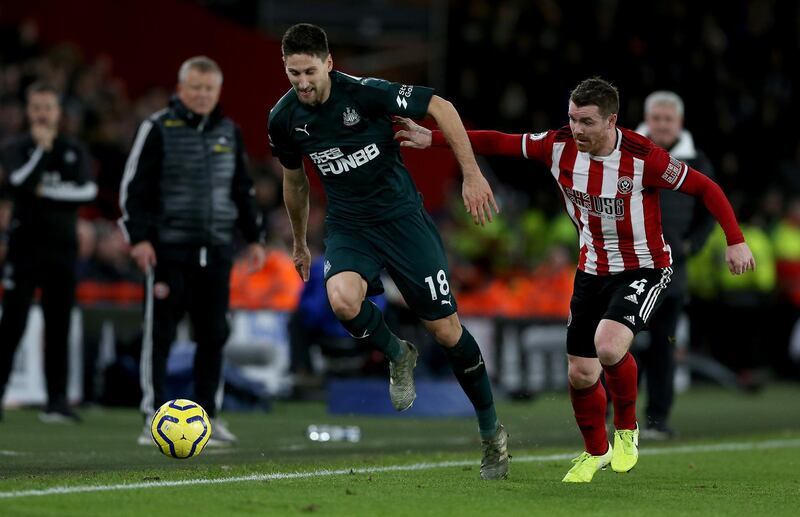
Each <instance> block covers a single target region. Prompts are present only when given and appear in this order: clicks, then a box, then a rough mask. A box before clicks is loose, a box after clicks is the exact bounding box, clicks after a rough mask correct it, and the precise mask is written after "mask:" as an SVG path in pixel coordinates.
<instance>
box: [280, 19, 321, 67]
mask: <svg viewBox="0 0 800 517" xmlns="http://www.w3.org/2000/svg"><path fill="white" fill-rule="evenodd" d="M281 51H282V52H283V57H284V58H285V57H287V56H291V55H293V54H307V55H309V56H315V57H318V58H320V59H325V58H327V57H328V54H330V50H328V35H327V34H325V30H324V29H323V28H322V27H318V26H316V25H312V24H310V23H298V24H297V25H292V26H291V27H289V28H288V29H287V30H286V32H285V33H284V34H283V39H281Z"/></svg>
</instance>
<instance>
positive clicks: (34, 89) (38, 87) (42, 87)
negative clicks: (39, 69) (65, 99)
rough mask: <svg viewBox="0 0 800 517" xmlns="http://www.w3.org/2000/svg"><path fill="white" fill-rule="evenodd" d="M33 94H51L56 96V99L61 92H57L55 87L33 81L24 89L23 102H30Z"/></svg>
mask: <svg viewBox="0 0 800 517" xmlns="http://www.w3.org/2000/svg"><path fill="white" fill-rule="evenodd" d="M35 93H52V94H53V95H55V96H56V99H58V98H59V96H60V95H61V92H59V91H58V90H57V89H56V87H55V86H53V85H52V84H50V83H48V82H46V81H35V82H33V83H31V84H30V86H28V87H27V88H26V89H25V100H28V101H29V100H31V95H33V94H35Z"/></svg>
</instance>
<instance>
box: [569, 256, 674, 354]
mask: <svg viewBox="0 0 800 517" xmlns="http://www.w3.org/2000/svg"><path fill="white" fill-rule="evenodd" d="M671 278H672V268H670V267H667V268H663V269H646V268H642V269H633V270H630V271H623V272H622V273H618V274H616V275H607V276H600V275H590V274H589V273H584V272H583V271H580V270H578V271H577V273H576V274H575V286H574V288H573V291H572V300H571V301H570V305H569V311H570V314H569V321H568V322H567V353H568V354H570V355H576V356H579V357H597V350H596V349H595V343H594V335H595V332H596V331H597V326H598V325H599V324H600V320H604V319H607V320H614V321H618V322H620V323H622V324H623V325H625V326H626V327H628V328H629V329H631V331H633V334H634V335H636V334H637V333H639V332H640V331H642V330H644V328H645V327H646V326H647V321H648V320H649V319H650V316H652V314H653V313H654V312H655V311H656V309H658V306H659V305H660V303H661V301H662V300H663V299H664V291H665V290H666V288H667V286H669V283H670V280H671Z"/></svg>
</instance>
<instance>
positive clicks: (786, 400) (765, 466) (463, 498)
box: [0, 384, 800, 516]
mask: <svg viewBox="0 0 800 517" xmlns="http://www.w3.org/2000/svg"><path fill="white" fill-rule="evenodd" d="M498 410H499V411H498V412H499V414H500V416H501V418H502V420H503V422H504V423H505V425H506V428H507V429H508V431H509V433H510V434H511V440H510V451H511V454H512V455H513V456H514V458H513V459H512V462H511V474H510V476H509V479H508V480H506V481H496V482H485V481H481V480H480V479H479V474H478V472H479V462H480V447H479V443H478V438H477V432H476V429H475V427H476V424H475V423H474V421H473V420H472V419H410V418H382V417H374V418H372V417H362V416H333V415H328V414H327V413H326V412H325V408H324V406H323V405H322V404H315V403H278V404H277V405H276V407H275V408H274V410H273V411H272V412H271V413H267V414H264V413H260V414H255V413H249V414H236V413H230V414H227V415H225V417H226V419H227V420H228V422H229V423H230V426H231V428H232V429H233V430H234V431H235V432H236V433H237V434H238V435H239V438H240V442H239V444H237V445H235V446H232V447H227V448H207V449H206V450H205V451H204V452H203V454H202V455H201V456H200V457H197V458H193V459H189V460H173V459H171V458H167V457H166V456H162V455H161V454H160V453H159V452H158V451H157V449H156V447H155V445H153V446H150V447H143V446H138V445H136V443H135V440H136V437H137V435H138V432H139V431H140V430H141V419H140V417H139V416H138V414H137V413H136V412H135V411H133V410H109V409H96V410H87V411H83V413H82V415H83V416H84V418H85V422H84V423H83V424H82V425H71V426H66V425H60V426H59V425H44V424H40V423H39V421H38V418H37V413H36V412H35V411H31V410H20V411H7V412H6V417H5V420H4V421H3V422H2V423H0V438H1V439H2V442H0V515H3V516H16V515H59V516H64V515H76V516H77V515H81V516H84V515H148V514H165V513H167V514H186V515H193V516H203V515H305V514H309V513H313V514H318V515H348V516H352V515H414V516H423V515H459V516H466V515H481V516H491V515H570V516H572V515H633V514H644V515H687V514H692V515H725V516H727V515H797V514H798V508H800V385H797V384H781V385H773V386H770V387H769V388H767V389H766V390H764V391H763V392H762V393H760V394H758V395H742V394H738V393H732V392H726V391H722V390H720V389H717V388H710V387H707V388H702V387H701V388H697V389H694V390H693V391H691V392H689V393H687V394H684V395H681V396H679V397H678V400H677V404H676V409H675V415H674V418H673V421H674V424H675V427H677V428H678V429H679V430H680V431H681V436H680V437H679V439H676V440H672V441H669V442H647V441H646V440H644V439H642V440H641V443H640V450H641V457H640V459H639V464H638V465H637V466H636V468H635V469H634V470H633V471H631V472H630V473H628V474H616V473H614V472H612V471H611V470H610V469H608V470H605V471H601V472H598V473H597V474H596V475H595V478H594V480H593V482H592V483H590V484H574V485H573V484H565V483H562V482H561V478H562V477H563V476H564V474H565V473H566V471H567V470H568V469H569V467H570V466H571V463H570V459H571V458H572V457H574V456H575V455H576V454H577V453H578V452H580V449H582V442H581V439H580V436H579V434H578V432H577V430H576V428H575V425H574V421H573V418H572V414H571V408H570V405H569V401H568V399H567V397H566V396H565V395H564V394H547V395H543V396H542V397H541V398H539V399H537V400H535V401H533V402H520V403H501V404H500V405H499V407H498ZM309 424H334V425H358V426H360V427H361V433H362V439H361V441H360V442H358V443H346V442H329V443H319V442H312V441H309V440H308V439H307V438H306V437H305V430H306V427H307V426H308V425H309Z"/></svg>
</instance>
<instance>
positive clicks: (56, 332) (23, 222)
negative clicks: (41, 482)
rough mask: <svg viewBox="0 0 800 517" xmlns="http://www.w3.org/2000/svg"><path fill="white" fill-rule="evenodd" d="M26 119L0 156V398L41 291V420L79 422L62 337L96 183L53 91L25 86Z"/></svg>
mask: <svg viewBox="0 0 800 517" xmlns="http://www.w3.org/2000/svg"><path fill="white" fill-rule="evenodd" d="M27 114H28V122H29V124H30V131H29V132H28V133H27V134H25V135H22V136H20V137H19V138H17V139H15V140H13V141H11V142H10V143H9V144H8V146H6V147H5V148H4V149H3V151H2V155H1V158H0V162H2V166H3V170H4V171H5V177H4V181H3V188H4V190H5V189H8V191H9V192H10V194H11V197H12V199H13V203H14V212H13V216H12V221H11V227H10V236H9V248H8V257H7V258H6V262H5V264H4V267H3V275H2V277H3V289H4V293H3V315H2V320H0V401H2V398H3V393H4V391H5V386H6V384H7V382H8V378H9V375H10V373H11V367H12V363H13V359H14V352H15V351H16V349H17V347H18V345H19V342H20V340H21V338H22V334H23V333H24V331H25V325H26V323H27V320H28V310H29V308H30V305H31V301H32V299H33V295H34V291H35V289H36V288H37V287H40V288H41V293H42V295H41V306H42V311H43V313H44V322H45V338H44V340H45V361H44V369H45V378H46V380H47V407H46V409H45V411H44V412H43V413H42V414H41V415H40V418H41V420H42V421H43V422H48V423H49V422H70V421H79V420H80V418H79V417H78V415H76V414H75V413H74V412H73V411H72V410H71V409H70V407H69V405H68V404H67V396H66V394H67V372H68V360H67V358H68V353H67V339H68V336H69V324H70V315H71V313H72V306H73V304H74V301H75V283H76V278H75V262H76V260H77V250H78V244H77V231H76V224H77V218H78V214H77V212H78V206H79V205H80V204H81V203H85V202H87V201H91V200H92V199H94V197H95V196H96V194H97V186H96V185H95V184H94V183H93V182H92V181H91V180H90V169H89V166H90V158H89V154H88V153H87V151H86V148H85V147H84V146H83V145H82V144H80V143H79V142H76V141H74V140H72V139H70V138H67V137H65V136H63V135H60V134H59V133H58V123H59V120H60V118H61V107H60V104H59V99H58V92H57V91H56V90H55V89H54V88H53V87H52V86H49V85H47V84H44V83H34V84H33V85H31V86H30V87H29V88H28V92H27ZM0 415H2V412H0Z"/></svg>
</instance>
